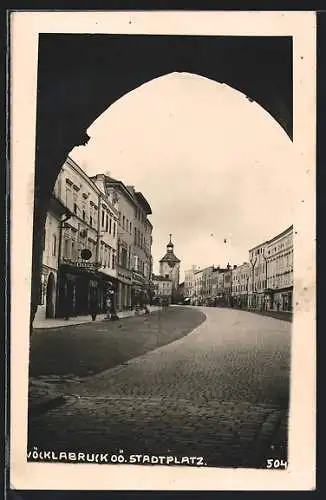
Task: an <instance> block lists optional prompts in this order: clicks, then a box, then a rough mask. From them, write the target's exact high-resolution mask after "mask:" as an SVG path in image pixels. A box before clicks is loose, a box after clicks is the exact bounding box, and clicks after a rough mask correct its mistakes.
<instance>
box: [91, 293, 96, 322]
mask: <svg viewBox="0 0 326 500" xmlns="http://www.w3.org/2000/svg"><path fill="white" fill-rule="evenodd" d="M90 313H91V316H92V321H95V320H96V316H97V295H96V293H95V292H93V293H92V294H91V300H90Z"/></svg>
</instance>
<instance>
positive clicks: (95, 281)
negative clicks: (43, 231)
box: [54, 157, 115, 318]
mask: <svg viewBox="0 0 326 500" xmlns="http://www.w3.org/2000/svg"><path fill="white" fill-rule="evenodd" d="M54 194H55V196H57V197H58V199H59V200H60V201H61V202H62V204H63V205H64V206H65V207H66V208H67V209H68V210H69V211H70V214H71V215H70V217H69V219H68V218H66V220H64V221H62V222H61V224H60V231H59V233H60V236H59V258H58V263H59V267H58V286H57V307H56V315H57V316H58V317H66V318H67V317H70V316H77V315H85V314H90V310H91V307H92V306H91V304H94V303H96V304H97V310H98V312H100V311H102V308H103V298H102V297H103V295H104V293H105V292H104V289H105V287H106V283H105V282H106V281H107V280H106V277H105V275H103V274H101V273H99V272H98V271H99V269H100V268H101V267H102V264H101V263H100V255H99V244H100V241H99V234H100V233H99V230H100V222H101V219H100V218H101V202H102V196H101V191H100V190H99V189H98V187H97V186H96V185H95V184H94V182H93V181H92V180H91V179H90V178H89V177H88V176H87V175H86V173H85V172H84V171H83V170H82V169H81V168H80V167H79V166H78V165H77V164H76V163H75V162H74V161H73V160H72V159H71V158H69V157H68V158H67V160H66V162H65V163H64V165H63V167H62V169H61V171H60V173H59V176H58V178H57V181H56V184H55V187H54ZM113 247H114V244H113ZM107 265H109V266H110V267H111V268H112V269H113V270H114V269H115V249H114V248H112V249H111V258H110V259H108V260H107Z"/></svg>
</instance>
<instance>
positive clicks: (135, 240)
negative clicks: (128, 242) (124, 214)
mask: <svg viewBox="0 0 326 500" xmlns="http://www.w3.org/2000/svg"><path fill="white" fill-rule="evenodd" d="M134 245H137V229H136V228H134Z"/></svg>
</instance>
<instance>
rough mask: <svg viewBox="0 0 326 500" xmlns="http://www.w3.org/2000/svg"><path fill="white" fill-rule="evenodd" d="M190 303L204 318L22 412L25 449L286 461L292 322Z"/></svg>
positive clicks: (227, 461)
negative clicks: (38, 410) (60, 399)
mask: <svg viewBox="0 0 326 500" xmlns="http://www.w3.org/2000/svg"><path fill="white" fill-rule="evenodd" d="M194 309H195V308H189V313H190V311H192V310H194ZM199 309H201V310H202V311H203V312H204V313H205V315H206V317H207V319H206V321H205V322H204V323H202V324H201V325H200V326H198V327H197V328H195V330H194V331H193V332H191V333H190V334H188V335H187V336H184V337H183V338H180V339H179V340H177V341H175V342H172V343H170V344H168V345H164V346H163V347H160V348H158V349H156V350H153V351H151V352H148V353H147V354H144V355H142V356H139V357H136V358H133V359H131V360H129V361H128V362H126V363H124V364H120V365H118V366H116V367H114V368H111V369H110V370H107V371H104V372H101V373H99V374H98V375H95V376H93V377H89V378H87V379H85V381H84V382H83V381H79V383H78V382H76V381H75V382H74V381H73V382H71V383H70V384H66V385H65V391H66V393H65V395H66V397H67V399H66V404H65V405H64V406H62V407H60V408H57V409H54V410H52V411H49V412H47V413H46V414H44V415H41V416H39V417H35V418H32V419H30V430H29V449H31V448H32V447H33V446H37V447H38V448H39V449H42V450H56V451H80V452H85V453H86V452H90V453H92V452H94V453H99V452H103V453H105V452H108V453H118V452H119V450H121V449H123V450H124V455H125V456H126V455H128V454H130V453H131V454H132V453H138V454H145V453H148V454H150V455H165V456H167V455H173V456H188V457H189V456H197V457H198V456H202V457H203V459H204V462H205V463H206V464H207V465H208V466H220V467H263V468H264V467H266V459H267V458H275V459H279V460H281V459H283V460H286V456H287V452H286V447H287V435H286V416H287V409H288V398H289V370H290V337H291V336H290V332H291V324H290V323H289V322H286V321H281V320H277V319H274V318H270V317H264V316H260V315H254V314H250V313H247V312H245V311H239V310H232V309H215V308H199ZM134 333H135V335H138V332H137V331H135V332H134Z"/></svg>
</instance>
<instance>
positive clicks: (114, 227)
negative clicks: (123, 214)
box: [113, 222, 116, 238]
mask: <svg viewBox="0 0 326 500" xmlns="http://www.w3.org/2000/svg"><path fill="white" fill-rule="evenodd" d="M115 231H116V224H115V222H114V223H113V238H115Z"/></svg>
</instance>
